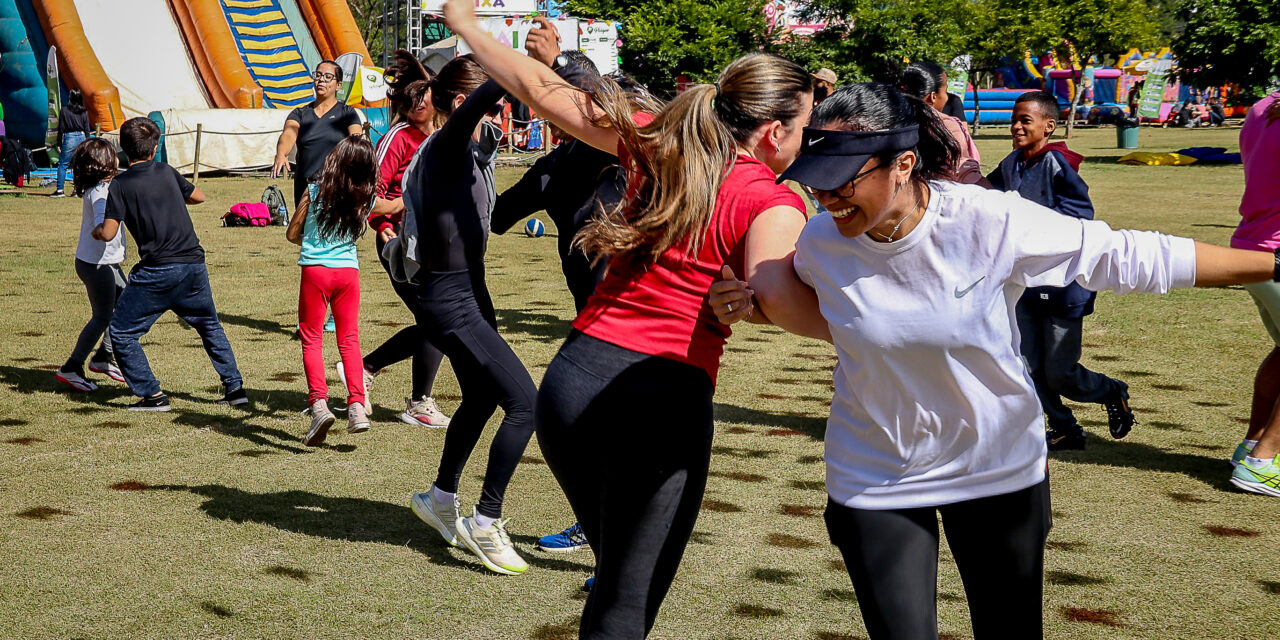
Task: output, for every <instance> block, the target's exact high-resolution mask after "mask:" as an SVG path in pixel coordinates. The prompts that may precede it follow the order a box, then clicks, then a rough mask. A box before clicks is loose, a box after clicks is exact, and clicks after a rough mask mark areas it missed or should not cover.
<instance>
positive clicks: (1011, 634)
mask: <svg viewBox="0 0 1280 640" xmlns="http://www.w3.org/2000/svg"><path fill="white" fill-rule="evenodd" d="M1049 513H1050V511H1049V479H1048V478H1045V480H1044V481H1043V482H1040V483H1039V484H1036V485H1033V486H1031V487H1028V488H1026V489H1022V490H1020V491H1014V492H1013V493H1006V494H1002V495H998V496H991V497H989V498H978V499H976V500H966V501H964V502H957V503H955V504H949V505H943V506H941V507H924V508H918V509H890V510H883V511H878V510H873V509H853V508H850V507H845V506H842V505H839V504H837V503H835V502H834V501H833V500H831V499H830V498H828V499H827V513H826V519H827V531H828V532H829V533H830V535H831V542H832V543H834V544H835V545H836V547H837V548H839V549H840V553H841V554H842V555H843V556H844V561H845V564H846V565H847V566H848V567H849V577H850V578H852V579H853V589H854V592H855V593H856V594H857V597H858V608H859V609H860V610H861V611H862V619H863V621H864V622H865V623H866V625H867V633H868V635H870V637H871V638H872V640H885V639H888V640H922V639H924V638H929V639H930V640H933V639H936V638H937V637H938V514H941V515H942V525H943V527H945V529H946V532H947V545H948V546H949V547H951V554H952V555H953V556H954V557H955V560H956V568H957V569H959V570H960V579H961V581H963V582H964V592H965V595H966V596H968V599H969V616H970V618H971V619H972V622H973V636H974V638H975V639H977V640H983V639H984V638H1040V637H1042V633H1041V631H1042V624H1043V621H1042V619H1041V616H1042V611H1041V610H1042V594H1043V584H1044V543H1045V540H1046V539H1047V538H1048V535H1049V527H1050V516H1049Z"/></svg>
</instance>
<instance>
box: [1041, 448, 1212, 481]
mask: <svg viewBox="0 0 1280 640" xmlns="http://www.w3.org/2000/svg"><path fill="white" fill-rule="evenodd" d="M1050 457H1052V458H1053V459H1055V460H1057V461H1059V462H1066V463H1072V464H1075V463H1081V464H1094V465H1107V466H1112V467H1129V468H1132V469H1138V470H1141V471H1158V472H1162V473H1177V474H1181V475H1184V476H1187V477H1189V478H1191V479H1193V480H1199V481H1200V482H1203V483H1205V484H1207V485H1209V486H1210V487H1213V488H1214V489H1217V490H1219V491H1230V490H1231V482H1230V478H1231V467H1229V466H1227V460H1226V458H1225V457H1221V456H1217V457H1208V456H1198V455H1192V454H1187V453H1176V452H1173V451H1167V450H1164V449H1160V448H1158V447H1153V446H1151V445H1146V444H1139V443H1136V442H1126V441H1117V440H1112V439H1110V438H1100V437H1090V438H1089V440H1088V447H1087V448H1086V449H1085V450H1084V451H1061V452H1056V453H1053V454H1050Z"/></svg>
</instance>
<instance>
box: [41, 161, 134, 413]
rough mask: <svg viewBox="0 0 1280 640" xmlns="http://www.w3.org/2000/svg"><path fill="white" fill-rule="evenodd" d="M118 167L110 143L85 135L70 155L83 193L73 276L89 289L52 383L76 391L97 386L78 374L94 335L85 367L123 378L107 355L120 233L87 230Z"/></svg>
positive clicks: (118, 286) (98, 218)
mask: <svg viewBox="0 0 1280 640" xmlns="http://www.w3.org/2000/svg"><path fill="white" fill-rule="evenodd" d="M118 166H119V160H118V159H117V157H116V150H115V148H114V147H112V146H111V143H110V142H107V141H106V140H103V139H101V138H91V139H89V140H87V141H85V142H84V143H82V144H81V145H80V146H79V147H77V148H76V150H75V155H73V156H72V157H71V170H72V172H73V175H74V176H75V178H74V180H73V183H72V184H73V185H74V187H75V194H76V195H78V196H81V195H82V196H84V204H83V207H82V211H83V213H82V219H81V221H80V244H79V245H77V246H76V275H78V276H80V280H81V282H84V286H85V289H86V290H87V291H88V292H89V307H90V308H91V309H93V315H92V317H90V318H89V322H88V323H87V324H85V325H84V329H82V330H81V331H80V337H79V338H78V339H76V346H75V348H74V349H72V351H71V357H70V358H67V361H66V363H64V364H63V365H62V367H61V368H60V369H58V373H57V378H58V381H59V382H61V383H63V384H65V385H67V386H69V387H71V388H72V389H75V390H76V391H96V390H97V389H98V385H96V384H94V383H92V382H90V381H88V380H86V379H85V376H84V361H85V359H86V358H88V357H89V352H90V351H92V350H93V346H94V344H96V343H97V342H98V340H99V339H101V340H102V344H101V345H99V346H98V350H97V352H95V353H94V354H93V358H92V359H90V360H89V370H90V371H93V372H94V373H101V374H103V375H106V376H107V377H109V378H111V379H112V380H115V381H117V382H124V376H123V375H122V374H121V373H120V370H119V369H117V368H116V365H115V358H114V357H113V356H112V355H111V337H110V336H109V335H107V325H108V324H110V323H111V314H112V313H113V312H114V311H115V308H116V299H117V298H119V297H120V294H121V293H123V292H124V286H125V282H126V278H125V275H124V272H123V271H121V270H120V263H121V262H124V234H123V233H117V234H116V237H115V238H114V239H112V240H109V241H106V242H103V241H101V240H97V239H95V238H94V237H93V236H92V235H91V233H92V231H93V230H94V228H96V227H97V226H98V225H100V224H102V220H103V216H104V215H105V214H106V210H107V186H108V185H109V184H110V183H111V179H112V178H114V177H115V175H116V170H117V168H118Z"/></svg>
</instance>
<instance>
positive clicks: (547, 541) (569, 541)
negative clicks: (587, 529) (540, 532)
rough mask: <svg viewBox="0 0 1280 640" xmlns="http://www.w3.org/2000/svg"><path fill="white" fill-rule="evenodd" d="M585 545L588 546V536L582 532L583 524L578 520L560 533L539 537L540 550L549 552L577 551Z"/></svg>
mask: <svg viewBox="0 0 1280 640" xmlns="http://www.w3.org/2000/svg"><path fill="white" fill-rule="evenodd" d="M585 546H587V536H586V535H584V534H583V533H582V525H580V524H578V523H576V522H575V523H573V526H572V527H569V528H568V529H565V530H564V531H561V532H560V533H553V534H551V535H549V536H542V537H541V538H538V551H545V552H547V553H566V552H569V551H577V550H578V549H581V548H583V547H585Z"/></svg>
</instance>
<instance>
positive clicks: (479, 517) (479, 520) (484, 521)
mask: <svg viewBox="0 0 1280 640" xmlns="http://www.w3.org/2000/svg"><path fill="white" fill-rule="evenodd" d="M497 521H498V519H497V518H490V517H489V516H486V515H484V514H482V513H479V512H477V513H476V526H477V527H480V528H481V529H488V528H490V527H492V526H493V523H495V522H497Z"/></svg>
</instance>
